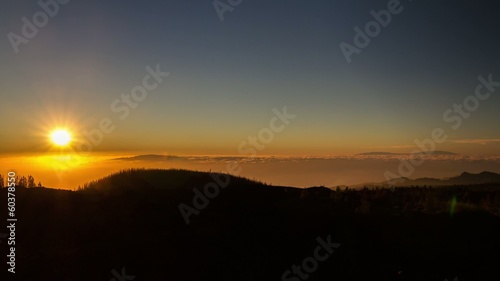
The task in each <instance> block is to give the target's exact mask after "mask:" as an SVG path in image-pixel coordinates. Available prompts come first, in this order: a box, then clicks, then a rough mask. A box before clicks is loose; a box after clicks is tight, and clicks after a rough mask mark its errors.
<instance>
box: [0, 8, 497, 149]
mask: <svg viewBox="0 0 500 281" xmlns="http://www.w3.org/2000/svg"><path fill="white" fill-rule="evenodd" d="M388 2H389V1H367V0H366V1H332V0H329V1H311V2H304V1H261V0H256V1H243V2H242V4H240V5H239V6H237V7H235V8H234V10H233V11H232V12H227V13H225V14H224V21H223V22H221V21H220V19H219V17H218V15H217V12H216V11H215V9H214V6H213V5H212V2H211V1H142V2H138V1H77V0H72V1H70V2H69V3H67V4H65V5H60V10H59V11H58V12H57V14H56V15H55V16H54V17H53V18H50V19H49V22H48V24H47V25H46V26H44V27H43V28H40V29H39V31H38V33H37V34H36V36H34V37H33V38H31V39H29V43H28V44H25V45H24V44H23V45H20V46H19V53H17V54H16V53H15V52H14V50H13V47H12V45H11V43H10V42H9V39H8V36H7V34H8V33H9V32H13V33H16V34H22V33H21V28H22V26H23V22H22V21H21V18H22V17H27V18H28V19H32V16H33V14H35V13H36V12H37V11H40V10H41V8H40V6H39V5H38V4H37V3H36V2H35V1H14V0H8V1H4V3H3V4H4V6H3V9H2V12H1V17H0V22H1V33H2V34H4V37H3V38H4V40H2V41H1V43H0V58H1V61H2V65H1V66H0V73H1V75H0V85H1V92H0V94H1V95H2V97H3V99H2V109H3V110H2V111H0V120H2V121H0V122H1V124H2V138H1V140H0V147H1V148H0V153H18V152H44V151H45V150H47V145H46V143H45V135H46V134H47V131H48V130H50V129H51V128H52V127H57V126H62V125H65V126H68V125H69V126H70V127H71V128H70V129H71V130H72V131H73V134H74V135H75V136H78V135H80V134H81V131H82V130H84V129H87V130H90V129H92V128H95V127H97V126H98V123H99V120H100V119H101V118H103V117H110V118H111V119H112V120H113V122H114V124H115V125H116V130H115V131H114V132H113V133H112V134H109V135H106V137H105V140H104V141H103V143H102V144H101V145H99V147H96V149H95V150H96V151H122V150H123V151H138V150H147V151H161V152H163V151H167V152H172V153H176V154H193V153H195V154H196V153H200V154H211V153H214V154H235V153H236V147H237V145H238V144H239V143H240V142H241V141H242V140H245V139H246V138H247V137H248V135H251V134H255V133H256V132H258V131H259V130H260V129H261V128H262V127H264V126H266V125H267V123H268V122H269V119H270V118H271V117H272V109H273V108H282V107H283V106H287V108H288V109H289V110H290V111H291V112H293V113H296V114H297V116H298V117H297V119H296V120H294V123H293V124H292V125H291V126H289V127H287V129H286V131H285V132H283V133H282V134H280V136H279V137H277V138H275V140H274V141H273V143H272V144H270V145H269V146H268V149H267V150H266V153H269V154H336V153H343V152H349V153H358V152H364V151H370V150H388V151H395V150H398V149H401V147H403V148H404V147H406V148H404V149H410V148H409V147H410V146H411V145H412V144H413V141H414V139H422V138H427V137H429V136H430V133H431V131H432V130H433V129H434V128H436V127H443V128H444V129H445V130H446V131H447V133H448V134H449V139H450V140H458V141H462V142H461V143H459V144H457V143H453V142H447V143H445V144H443V147H442V148H443V149H445V150H453V151H456V152H459V153H483V154H484V153H499V152H500V146H499V145H498V144H497V142H495V141H492V142H489V143H488V144H487V145H484V144H483V145H478V144H476V143H474V140H477V139H491V140H495V139H500V133H499V131H498V130H496V128H495V125H496V124H498V121H499V119H500V113H498V105H499V104H500V98H499V97H498V93H497V94H496V95H495V94H494V95H492V96H491V97H490V98H489V99H488V100H487V101H485V102H482V103H481V104H480V107H479V109H478V110H477V111H475V112H474V113H472V116H471V117H470V118H469V119H467V120H464V123H463V125H462V126H461V127H460V129H458V130H456V131H453V130H451V129H450V124H446V123H445V122H444V121H443V118H442V115H443V112H445V111H446V110H447V109H448V108H451V107H452V106H453V104H455V103H461V102H462V101H463V100H464V98H466V97H467V96H468V95H471V94H473V93H474V90H475V87H476V86H477V84H478V81H477V76H479V75H483V76H485V77H486V76H487V75H489V74H492V75H493V77H498V78H497V80H498V81H500V72H499V71H498V65H500V57H499V56H498V41H499V40H498V30H497V29H498V26H500V25H499V19H498V17H497V15H496V11H498V9H497V8H498V3H496V2H495V1H474V2H470V1H439V2H435V1H412V2H410V1H401V5H402V7H403V11H402V12H401V13H400V14H397V15H393V16H392V20H391V22H390V24H389V25H388V26H387V27H384V28H382V29H381V32H380V35H378V36H377V37H375V38H372V41H371V43H370V45H369V46H368V47H366V48H365V49H363V50H362V52H361V53H360V54H359V55H353V57H352V63H350V64H349V63H347V61H346V59H345V57H344V55H343V54H342V52H341V50H340V48H339V44H340V43H341V42H347V43H350V44H352V43H353V38H354V35H355V32H354V30H353V28H354V27H356V26H359V27H364V25H365V24H366V23H367V22H369V21H371V20H372V19H373V18H372V16H371V15H370V11H371V10H376V11H379V10H381V9H386V7H387V3H388ZM158 64H159V65H161V68H162V70H163V71H166V72H169V73H170V76H169V77H168V78H167V79H165V81H164V82H162V83H161V84H160V86H159V87H158V88H156V89H155V90H154V91H152V92H151V93H150V94H149V95H148V97H147V98H146V99H145V100H144V101H142V102H141V103H140V104H139V106H138V107H137V108H136V109H134V110H133V111H132V112H131V114H130V116H129V117H128V118H127V119H126V120H119V119H117V118H116V114H114V113H113V112H112V111H111V110H110V104H111V103H112V102H113V101H114V100H115V99H117V98H119V97H120V95H121V94H123V93H130V91H131V89H132V88H133V87H135V86H137V85H139V84H140V83H141V80H142V78H143V77H144V75H145V74H147V72H146V70H145V67H146V66H148V65H149V66H155V65H158ZM499 91H500V90H499ZM464 140H471V141H470V143H464Z"/></svg>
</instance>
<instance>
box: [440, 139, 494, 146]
mask: <svg viewBox="0 0 500 281" xmlns="http://www.w3.org/2000/svg"><path fill="white" fill-rule="evenodd" d="M450 142H452V143H459V144H480V145H487V144H491V143H500V139H462V140H450Z"/></svg>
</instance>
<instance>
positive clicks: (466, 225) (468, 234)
mask: <svg viewBox="0 0 500 281" xmlns="http://www.w3.org/2000/svg"><path fill="white" fill-rule="evenodd" d="M214 177H215V178H218V179H220V180H222V181H223V182H224V181H225V180H227V179H228V178H227V177H228V176H226V175H220V174H212V175H210V174H208V173H199V172H191V171H178V170H168V171H161V170H135V171H126V172H122V173H120V174H117V175H113V176H110V177H108V178H106V179H103V180H101V181H98V182H94V183H91V184H89V185H87V186H86V187H85V189H83V190H80V191H76V192H74V191H63V190H54V189H48V188H29V189H27V188H21V187H19V188H17V190H16V203H17V209H16V212H17V218H18V222H17V223H16V273H15V274H11V273H8V272H7V271H6V270H7V269H6V268H7V267H6V262H7V258H6V255H7V251H8V246H7V244H6V240H5V239H3V240H2V243H1V244H0V249H1V253H2V257H1V258H0V260H1V261H2V266H1V269H2V272H1V273H0V280H29V281H36V280H54V281H55V280H71V281H76V280H82V281H90V280H92V281H97V280H105V281H108V280H114V281H124V280H137V281H140V280H149V281H152V280H165V281H166V280H231V281H243V280H293V281H299V280H366V281H368V280H370V281H373V280H415V281H416V280H419V281H420V280H425V281H433V280H435V281H443V280H445V279H448V280H450V281H451V280H454V279H455V277H457V280H460V281H465V280H474V281H486V280H500V269H499V267H498V265H499V264H500V216H499V215H500V185H494V184H483V185H475V186H453V187H440V188H428V187H410V188H395V189H392V188H386V189H370V190H369V189H364V190H349V189H344V188H342V189H340V188H338V189H337V190H331V189H327V188H324V187H314V188H310V189H305V190H303V189H295V188H289V187H274V186H267V185H265V184H261V183H256V182H253V181H249V180H246V179H242V178H235V177H231V178H230V179H229V183H228V185H227V187H225V188H221V189H220V191H219V194H218V195H217V196H214V198H207V200H208V202H209V203H208V205H207V206H206V207H205V208H204V209H201V210H197V211H199V213H198V214H197V215H191V216H190V217H189V221H190V223H189V224H186V221H185V219H184V218H183V216H182V215H181V212H180V210H179V204H181V203H184V204H186V206H190V207H193V197H194V195H195V193H194V192H193V188H197V189H198V190H200V191H203V187H204V186H205V185H206V184H207V183H209V182H215V181H214ZM1 196H2V202H7V199H6V190H5V189H2V193H1ZM198 201H199V202H198V203H200V204H206V202H204V201H203V200H201V201H200V200H198ZM5 205H6V204H5ZM2 216H3V217H2V221H3V222H5V221H6V217H5V216H6V212H2ZM2 229H3V230H0V233H2V232H4V233H5V232H7V230H6V229H5V228H3V227H2ZM320 240H322V241H324V242H326V243H330V246H331V245H333V244H332V243H338V244H340V245H338V244H337V246H335V247H333V248H335V249H334V250H332V249H333V248H332V247H330V249H326V248H325V247H322V248H321V247H319V246H321V245H323V244H322V243H321V242H319V241H320ZM328 240H330V241H328ZM317 249H319V250H317ZM318 251H319V252H318ZM315 254H317V255H316V258H312V257H314V256H315ZM320 256H321V260H319V261H318V259H317V258H318V257H320ZM309 257H311V258H309ZM304 261H305V266H306V268H307V269H308V271H307V270H305V269H304V268H303V266H304V263H303V262H304ZM294 265H296V266H297V267H295V269H294V268H292V267H293V266H294ZM298 266H300V267H301V268H300V269H297V268H298ZM287 270H290V272H288V273H285V272H286V271H287ZM293 270H295V273H293V272H292V271H293ZM297 270H298V271H297ZM123 273H126V274H125V276H124V275H123ZM284 273H285V274H284ZM116 274H118V276H117V275H116ZM284 275H285V276H284ZM284 277H285V279H284Z"/></svg>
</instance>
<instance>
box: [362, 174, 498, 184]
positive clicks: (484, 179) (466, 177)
mask: <svg viewBox="0 0 500 281" xmlns="http://www.w3.org/2000/svg"><path fill="white" fill-rule="evenodd" d="M499 183H500V174H497V173H493V172H487V171H484V172H481V173H478V174H473V173H468V172H463V173H462V174H460V175H459V176H455V177H451V178H443V179H436V178H417V179H410V178H406V177H401V178H396V179H393V180H392V181H391V182H389V183H388V182H380V183H365V184H359V185H355V186H353V187H364V186H391V185H397V186H401V187H403V186H452V185H479V184H499Z"/></svg>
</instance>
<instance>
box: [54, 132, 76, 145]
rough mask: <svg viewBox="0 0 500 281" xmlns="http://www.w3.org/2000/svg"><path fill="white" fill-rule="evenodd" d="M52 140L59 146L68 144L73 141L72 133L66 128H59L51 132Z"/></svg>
mask: <svg viewBox="0 0 500 281" xmlns="http://www.w3.org/2000/svg"><path fill="white" fill-rule="evenodd" d="M50 140H51V141H52V143H53V144H55V145H57V146H66V145H68V144H69V143H70V142H71V134H70V133H69V132H68V130H66V129H57V130H54V131H52V133H50Z"/></svg>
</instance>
